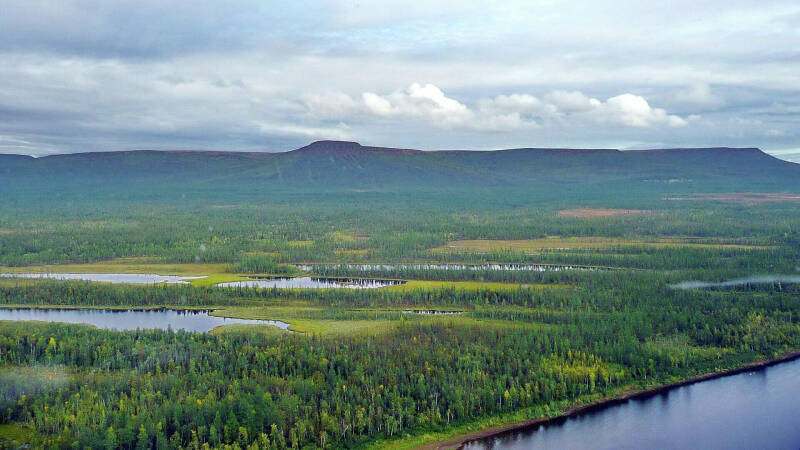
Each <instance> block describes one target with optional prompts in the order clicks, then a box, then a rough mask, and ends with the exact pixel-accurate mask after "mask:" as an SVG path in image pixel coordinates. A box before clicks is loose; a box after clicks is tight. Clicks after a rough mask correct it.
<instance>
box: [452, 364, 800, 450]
mask: <svg viewBox="0 0 800 450" xmlns="http://www.w3.org/2000/svg"><path fill="white" fill-rule="evenodd" d="M464 448H465V449H469V450H483V449H494V450H521V449H696V448H702V449H797V448H800V360H797V359H796V360H794V361H790V362H785V363H781V364H778V365H775V366H771V367H768V368H765V369H763V370H758V371H755V372H746V373H741V374H738V375H733V376H729V377H723V378H716V379H713V380H709V381H703V382H701V383H697V384H693V385H689V386H682V387H679V388H676V389H673V390H670V391H668V392H664V393H661V394H657V395H655V396H652V397H648V398H642V399H634V400H630V401H628V402H626V403H622V404H619V405H614V406H610V407H608V408H604V409H600V410H597V411H593V412H588V413H586V414H582V415H580V416H577V417H573V418H568V419H566V420H564V421H561V422H558V423H554V424H550V425H544V426H541V427H539V428H537V429H530V430H523V431H516V432H509V433H508V434H506V435H502V436H499V437H496V438H489V439H486V440H485V441H473V442H470V443H468V444H467V445H466V446H465V447H464Z"/></svg>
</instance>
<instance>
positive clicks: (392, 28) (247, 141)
mask: <svg viewBox="0 0 800 450" xmlns="http://www.w3.org/2000/svg"><path fill="white" fill-rule="evenodd" d="M322 139H335V140H351V141H358V142H360V143H362V144H364V145H376V146H388V147H404V148H420V149H428V150H435V149H496V148H516V147H580V148H620V149H642V148H665V147H700V146H730V147H759V148H761V149H763V150H765V151H767V152H769V153H772V154H774V155H776V156H779V157H781V158H785V159H789V160H796V161H800V2H798V1H797V0H785V1H771V0H760V1H749V0H747V1H745V0H727V1H716V0H715V1H697V0H692V1H688V0H673V1H669V2H655V1H620V0H609V1H604V2H597V1H593V0H586V1H555V0H525V1H519V2H517V1H493V2H487V1H469V0H465V1H459V2H452V1H439V0H426V1H425V2H408V1H394V0H387V1H364V0H358V1H332V0H331V1H327V0H319V1H310V2H309V1H304V0H297V1H292V2H265V1H247V0H228V1H224V2H220V1H217V0H194V1H184V0H173V1H170V2H163V1H160V0H159V1H156V0H117V1H114V2H108V1H105V0H59V1H52V0H5V1H3V5H2V7H0V153H19V154H31V155H36V156H43V155H48V154H54V153H72V152H85V151H112V150H135V149H164V150H168V149H169V150H172V149H196V150H232V151H233V150H236V151H285V150H290V149H294V148H298V147H301V146H303V145H305V144H307V143H309V142H311V141H315V140H322Z"/></svg>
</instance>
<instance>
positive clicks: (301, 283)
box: [217, 277, 403, 289]
mask: <svg viewBox="0 0 800 450" xmlns="http://www.w3.org/2000/svg"><path fill="white" fill-rule="evenodd" d="M397 284H403V281H397V280H368V279H363V278H352V279H343V278H318V277H294V278H284V277H281V278H268V279H265V280H247V281H232V282H230V283H220V284H218V285H217V286H220V287H257V288H281V289H332V288H338V289H376V288H382V287H385V286H394V285H397Z"/></svg>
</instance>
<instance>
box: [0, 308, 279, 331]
mask: <svg viewBox="0 0 800 450" xmlns="http://www.w3.org/2000/svg"><path fill="white" fill-rule="evenodd" d="M0 320H16V321H24V320H38V321H42V322H66V323H85V324H90V325H94V326H96V327H97V328H104V329H109V330H120V331H122V330H135V329H137V328H140V329H161V330H166V329H167V328H172V329H173V330H186V331H196V332H200V333H206V332H208V331H211V330H213V329H214V328H216V327H218V326H221V325H234V324H255V325H271V326H276V327H278V328H280V329H282V330H287V331H288V329H289V324H288V323H286V322H281V321H278V320H254V319H236V318H230V317H217V316H212V315H210V314H209V311H195V310H174V309H150V310H129V309H128V310H113V309H49V308H0Z"/></svg>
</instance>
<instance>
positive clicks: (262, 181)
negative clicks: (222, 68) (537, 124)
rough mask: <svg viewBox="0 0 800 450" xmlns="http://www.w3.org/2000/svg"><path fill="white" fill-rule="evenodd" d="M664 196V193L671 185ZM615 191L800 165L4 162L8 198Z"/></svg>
mask: <svg viewBox="0 0 800 450" xmlns="http://www.w3.org/2000/svg"><path fill="white" fill-rule="evenodd" d="M667 185H669V188H662V187H660V186H667ZM599 186H603V187H605V188H607V189H625V190H628V191H630V190H634V191H635V190H636V189H644V190H652V189H653V186H659V187H658V188H657V189H663V190H668V191H670V192H673V191H676V190H677V191H686V192H689V191H698V192H699V191H738V192H743V191H753V190H767V191H791V192H797V191H800V165H798V164H794V163H789V162H785V161H782V160H779V159H776V158H774V157H772V156H769V155H767V154H765V153H763V152H762V151H760V150H758V149H755V148H745V149H732V148H701V149H664V150H643V151H619V150H614V149H581V150H572V149H533V148H521V149H509V150H498V151H435V152H434V151H420V150H412V149H393V148H382V147H367V146H361V145H360V144H358V143H355V142H340V141H319V142H314V143H312V144H310V145H308V146H305V147H303V148H300V149H297V150H292V151H288V152H284V153H240V152H200V151H127V152H107V153H79V154H66V155H54V156H47V157H43V158H31V157H27V156H19V155H0V188H2V190H3V191H4V193H5V194H6V195H7V196H12V197H13V196H15V195H25V196H26V197H27V196H30V195H33V196H34V197H35V196H41V195H47V194H53V193H57V194H59V195H66V194H69V193H89V192H94V193H96V194H98V195H100V191H102V193H105V194H109V193H117V194H119V195H122V196H123V197H124V196H131V195H137V194H141V195H151V196H153V195H154V196H169V195H171V194H174V193H176V192H182V193H184V195H185V193H187V192H188V193H211V192H214V193H216V194H218V195H230V196H237V195H251V194H253V193H261V194H264V193H269V192H322V193H330V192H335V191H342V192H345V191H363V190H370V191H389V192H402V191H410V190H423V191H424V190H443V189H444V190H449V189H454V190H487V189H488V190H492V189H513V190H527V191H531V192H533V191H537V190H539V191H542V190H548V189H551V190H552V189H564V190H572V191H574V190H595V189H597V188H598V187H599Z"/></svg>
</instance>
